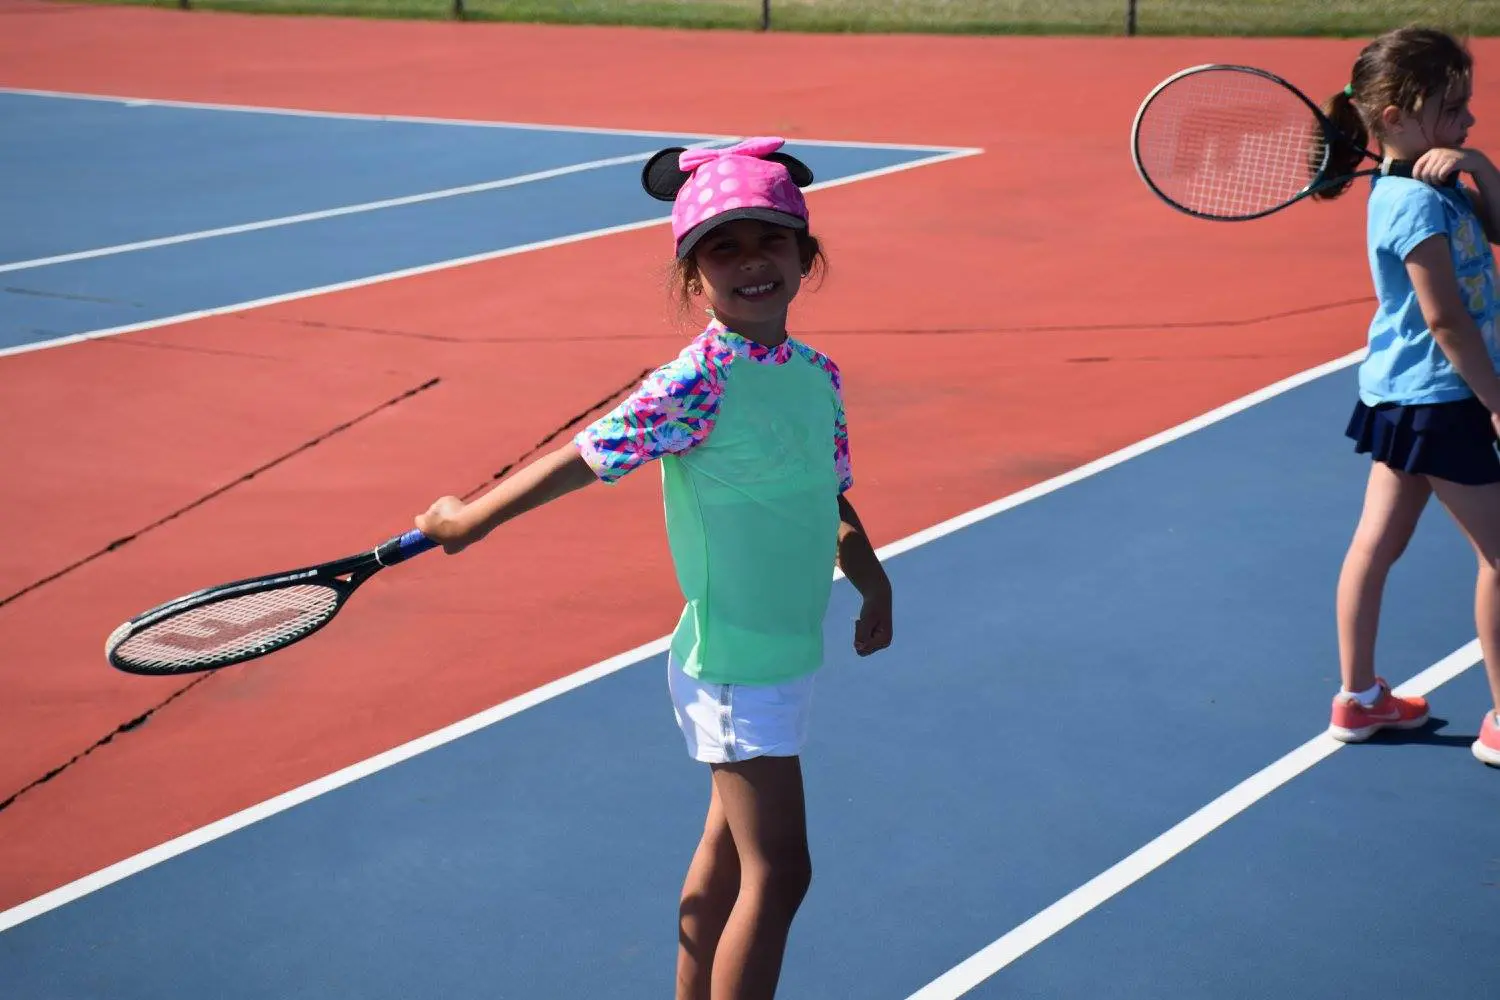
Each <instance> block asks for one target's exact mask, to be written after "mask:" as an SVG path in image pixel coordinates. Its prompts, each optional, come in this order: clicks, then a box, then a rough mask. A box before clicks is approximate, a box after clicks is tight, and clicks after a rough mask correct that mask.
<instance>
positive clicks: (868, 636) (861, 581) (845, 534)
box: [838, 493, 892, 656]
mask: <svg viewBox="0 0 1500 1000" xmlns="http://www.w3.org/2000/svg"><path fill="white" fill-rule="evenodd" d="M839 522H840V523H839V547H838V564H839V569H841V570H843V571H844V575H845V576H846V577H848V578H849V582H850V583H852V584H854V589H855V590H858V591H859V593H860V596H861V597H863V598H864V599H865V600H864V606H863V607H862V608H860V612H859V619H858V620H857V621H856V622H855V623H854V651H855V652H856V653H858V654H859V655H860V656H869V655H870V654H871V653H874V652H876V651H877V650H881V649H884V648H885V647H887V646H889V645H890V644H891V626H892V620H891V581H890V579H889V578H888V577H887V576H886V575H885V567H883V566H881V565H880V558H879V557H878V556H876V555H875V547H874V546H873V545H871V544H870V538H869V536H868V535H866V534H865V526H864V525H863V524H861V523H860V520H859V514H858V513H857V512H856V511H855V510H854V505H853V504H852V503H850V502H849V498H848V497H847V496H845V495H844V494H842V493H840V494H839Z"/></svg>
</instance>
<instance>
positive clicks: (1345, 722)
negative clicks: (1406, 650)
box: [1328, 677, 1500, 763]
mask: <svg viewBox="0 0 1500 1000" xmlns="http://www.w3.org/2000/svg"><path fill="white" fill-rule="evenodd" d="M1375 683H1377V684H1379V685H1380V697H1379V698H1377V699H1375V704H1373V705H1371V706H1370V707H1369V708H1366V707H1365V706H1363V705H1361V704H1360V703H1359V699H1358V698H1356V697H1354V695H1352V694H1350V693H1349V692H1347V691H1340V692H1339V693H1338V694H1336V695H1334V696H1333V720H1332V721H1331V722H1329V724H1328V735H1329V736H1332V737H1333V738H1334V739H1336V740H1338V741H1340V742H1341V743H1359V742H1361V741H1363V740H1367V739H1369V738H1370V737H1371V736H1374V735H1375V734H1376V733H1378V732H1380V730H1382V729H1416V728H1417V727H1418V726H1421V725H1424V724H1425V723H1426V722H1427V699H1426V698H1418V697H1412V698H1402V697H1397V696H1396V695H1393V694H1391V686H1390V685H1389V684H1387V683H1386V682H1385V681H1384V680H1383V679H1381V678H1379V677H1377V678H1375ZM1494 739H1495V743H1494V748H1495V749H1494V752H1495V755H1496V760H1497V763H1500V733H1495V734H1494ZM1475 746H1476V747H1477V746H1478V744H1477V743H1476V744H1475ZM1474 752H1475V753H1476V754H1477V753H1478V752H1479V751H1478V750H1477V749H1476V750H1475V751H1474Z"/></svg>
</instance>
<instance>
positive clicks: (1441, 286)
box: [1321, 28, 1500, 766]
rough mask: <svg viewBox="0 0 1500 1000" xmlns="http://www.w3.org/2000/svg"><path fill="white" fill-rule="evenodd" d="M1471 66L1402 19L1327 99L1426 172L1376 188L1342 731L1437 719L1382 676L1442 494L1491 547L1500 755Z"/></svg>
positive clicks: (1490, 202)
mask: <svg viewBox="0 0 1500 1000" xmlns="http://www.w3.org/2000/svg"><path fill="white" fill-rule="evenodd" d="M1472 77H1473V63H1472V60H1471V58H1470V55H1469V53H1468V52H1467V51H1466V50H1465V49H1464V47H1463V45H1462V44H1461V43H1460V42H1459V41H1457V40H1456V39H1454V38H1453V37H1451V36H1449V35H1447V34H1445V33H1443V32H1440V31H1434V30H1430V29H1424V28H1402V29H1399V30H1397V31H1392V32H1389V33H1387V34H1385V35H1382V36H1380V37H1379V38H1377V39H1375V40H1374V41H1373V42H1371V43H1370V44H1369V45H1368V46H1366V47H1365V49H1364V50H1363V51H1362V52H1361V53H1360V55H1359V58H1358V59H1357V60H1356V61H1355V63H1354V70H1353V72H1352V73H1351V74H1350V82H1349V85H1348V86H1347V87H1345V88H1344V90H1343V92H1342V93H1339V94H1335V95H1334V96H1333V97H1332V98H1331V99H1330V100H1329V101H1328V102H1327V104H1326V105H1325V108H1324V111H1325V113H1327V114H1328V116H1329V117H1330V118H1332V119H1333V121H1334V122H1335V123H1337V124H1338V125H1339V127H1340V128H1341V129H1342V130H1343V131H1344V132H1345V133H1346V134H1347V135H1348V136H1349V137H1350V138H1351V139H1353V140H1354V141H1355V142H1357V143H1359V144H1361V145H1364V144H1365V143H1367V142H1368V141H1369V140H1370V139H1371V138H1373V139H1375V140H1376V141H1377V142H1379V144H1380V148H1381V152H1382V153H1383V155H1384V158H1385V159H1387V160H1398V161H1407V162H1410V163H1412V164H1413V169H1412V176H1411V177H1409V178H1408V177H1396V176H1381V175H1377V176H1376V177H1374V178H1373V179H1372V182H1371V188H1370V197H1369V205H1368V215H1367V244H1368V249H1369V258H1370V273H1371V277H1372V278H1373V279H1374V283H1375V292H1376V297H1377V299H1378V305H1377V306H1376V309H1375V315H1374V317H1373V318H1372V320H1371V322H1370V330H1369V353H1368V355H1367V357H1366V359H1365V360H1364V362H1363V363H1362V364H1361V365H1360V369H1359V400H1358V402H1357V403H1356V404H1355V408H1354V414H1353V416H1352V417H1351V418H1350V421H1349V426H1348V430H1347V433H1348V435H1349V437H1351V438H1353V439H1354V441H1355V442H1356V443H1355V450H1356V451H1358V452H1359V453H1361V454H1368V455H1369V456H1370V457H1371V459H1372V462H1371V466H1370V479H1369V484H1368V486H1367V487H1366V491H1365V503H1364V511H1363V513H1362V514H1361V515H1360V520H1359V526H1358V527H1357V528H1356V529H1355V533H1354V539H1353V541H1352V542H1351V544H1350V546H1349V551H1348V554H1347V555H1346V556H1345V559H1344V566H1343V571H1342V573H1341V574H1340V576H1339V585H1338V631H1339V659H1340V667H1341V672H1342V681H1343V684H1342V688H1341V690H1340V691H1339V692H1338V694H1336V695H1335V696H1334V699H1333V715H1332V721H1331V723H1330V726H1329V732H1330V734H1331V735H1333V736H1334V737H1335V738H1336V739H1340V740H1344V741H1358V740H1364V739H1368V738H1369V737H1370V736H1372V735H1374V734H1375V733H1376V732H1378V731H1379V730H1381V729H1384V728H1388V727H1392V728H1401V729H1410V728H1415V727H1418V726H1421V725H1423V724H1425V723H1426V721H1427V711H1428V709H1427V701H1426V699H1424V698H1420V697H1402V696H1398V695H1395V694H1393V693H1392V692H1391V690H1390V687H1389V686H1388V685H1387V684H1386V682H1385V681H1384V680H1382V679H1381V678H1379V677H1378V676H1377V675H1376V673H1375V662H1374V659H1375V657H1374V652H1375V636H1376V631H1377V627H1378V624H1379V617H1380V600H1381V595H1382V592H1383V591H1384V588H1385V581H1386V577H1387V575H1388V574H1389V572H1390V569H1391V566H1392V565H1393V564H1394V563H1395V561H1396V560H1397V558H1399V557H1400V555H1401V553H1402V551H1403V550H1404V549H1405V548H1406V544H1407V542H1408V541H1410V539H1411V536H1412V533H1413V532H1414V531H1415V530H1416V526H1417V521H1418V519H1419V518H1420V517H1421V514H1422V511H1423V509H1424V508H1425V507H1426V505H1427V500H1428V498H1429V497H1430V496H1433V495H1435V496H1436V497H1437V498H1438V501H1439V502H1440V503H1442V505H1443V506H1444V507H1446V508H1447V510H1448V512H1449V513H1450V514H1451V515H1452V516H1453V518H1454V520H1456V521H1457V522H1458V525H1459V527H1460V528H1462V529H1463V532H1464V534H1465V535H1466V536H1467V537H1468V538H1469V540H1470V542H1471V543H1472V544H1473V546H1474V550H1475V552H1476V553H1477V555H1478V557H1479V577H1478V581H1477V583H1476V593H1475V604H1474V609H1475V625H1476V627H1477V629H1478V634H1479V641H1480V646H1481V648H1482V649H1483V651H1484V660H1485V667H1486V670H1487V671H1488V674H1489V682H1490V688H1491V694H1492V696H1493V698H1494V702H1495V704H1494V706H1492V708H1493V709H1494V710H1492V711H1489V712H1486V713H1485V717H1484V721H1483V723H1482V724H1481V728H1480V733H1479V737H1478V738H1477V739H1476V740H1475V742H1474V744H1473V750H1474V755H1475V756H1476V757H1478V758H1479V759H1480V760H1482V761H1484V762H1485V763H1487V764H1491V765H1494V766H1500V718H1497V716H1496V711H1500V450H1497V431H1500V416H1497V414H1500V377H1497V375H1496V369H1497V365H1500V344H1497V341H1496V334H1495V322H1496V311H1497V309H1496V296H1495V262H1494V257H1493V255H1492V253H1491V251H1490V244H1491V243H1492V242H1494V241H1495V240H1496V239H1497V238H1500V172H1497V170H1496V168H1495V167H1494V165H1493V164H1491V162H1490V161H1489V159H1488V158H1487V157H1486V156H1485V155H1484V154H1483V153H1481V152H1479V151H1478V150H1476V149H1468V148H1465V146H1464V142H1465V140H1466V139H1467V138H1468V132H1469V129H1470V127H1472V126H1473V124H1474V116H1473V114H1471V113H1470V111H1469V99H1470V95H1471V94H1472V85H1473V79H1472ZM1341 157H1342V158H1343V160H1344V161H1345V162H1339V160H1340V158H1341ZM1358 158H1359V157H1358V154H1357V153H1354V152H1351V151H1348V150H1338V149H1336V150H1335V151H1334V154H1333V159H1334V165H1333V171H1334V172H1335V173H1338V172H1345V173H1347V172H1352V171H1353V170H1355V169H1357V161H1358ZM1462 175H1467V176H1468V178H1470V179H1471V180H1472V182H1473V183H1472V186H1470V185H1466V184H1463V183H1461V177H1462ZM1345 187H1347V185H1345ZM1343 191H1344V188H1337V189H1331V190H1329V191H1327V192H1325V193H1324V194H1323V195H1321V197H1324V198H1336V197H1338V196H1339V195H1340V194H1342V193H1343Z"/></svg>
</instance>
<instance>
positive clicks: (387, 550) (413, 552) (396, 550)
mask: <svg viewBox="0 0 1500 1000" xmlns="http://www.w3.org/2000/svg"><path fill="white" fill-rule="evenodd" d="M436 547H437V542H434V541H433V540H432V539H430V538H428V537H427V536H426V535H424V534H422V533H421V532H420V531H418V530H417V529H416V528H413V529H412V530H410V531H408V532H407V533H406V534H404V535H399V536H397V537H395V538H392V539H391V540H390V541H388V542H382V543H381V544H380V545H378V546H376V548H375V561H376V562H378V563H380V565H382V566H394V565H396V564H397V563H398V562H405V561H406V560H408V559H410V558H411V557H412V556H417V555H421V554H422V553H423V552H426V551H427V550H428V549H432V548H436Z"/></svg>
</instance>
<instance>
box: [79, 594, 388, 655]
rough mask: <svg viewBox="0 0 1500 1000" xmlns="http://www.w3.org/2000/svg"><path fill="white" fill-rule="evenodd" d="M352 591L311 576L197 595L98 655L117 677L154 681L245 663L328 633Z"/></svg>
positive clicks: (130, 627) (120, 635)
mask: <svg viewBox="0 0 1500 1000" xmlns="http://www.w3.org/2000/svg"><path fill="white" fill-rule="evenodd" d="M356 586H358V582H357V578H356V580H355V581H350V582H346V581H344V580H341V579H338V578H334V577H323V576H320V575H318V574H316V573H315V572H314V573H296V574H288V575H286V576H283V577H270V578H265V579H261V580H251V581H246V582H244V583H236V584H226V585H225V586H223V587H215V588H212V589H210V590H206V591H200V592H199V593H197V594H192V595H189V596H187V597H183V598H179V599H177V600H175V601H170V602H168V603H166V604H163V605H161V606H159V607H157V608H153V609H152V610H150V611H147V612H145V613H144V614H141V615H137V616H136V617H135V618H132V619H131V620H130V621H128V622H125V623H124V624H123V625H121V626H120V627H119V628H117V629H115V630H114V631H113V632H112V633H110V636H109V638H108V639H107V640H105V644H104V655H105V657H106V658H107V659H108V660H109V663H110V666H112V667H114V668H115V669H116V670H122V671H124V672H125V673H129V674H141V675H146V676H154V677H162V676H171V675H176V674H193V673H200V672H202V671H205V670H218V669H220V668H222V667H228V666H232V665H234V664H236V663H244V662H245V661H246V660H253V659H256V658H257V657H261V656H265V655H266V654H268V653H274V652H275V651H276V650H278V649H284V648H286V647H287V646H290V645H291V644H292V643H294V642H299V641H301V640H302V639H306V638H307V637H308V636H310V635H312V634H313V633H314V632H316V631H318V630H319V629H321V628H322V627H323V626H324V625H327V624H328V623H329V622H330V621H332V620H333V616H334V615H336V614H338V612H339V609H340V608H342V607H343V605H344V602H345V601H347V600H348V598H349V595H350V594H351V593H353V591H354V588H355V587H356Z"/></svg>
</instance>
